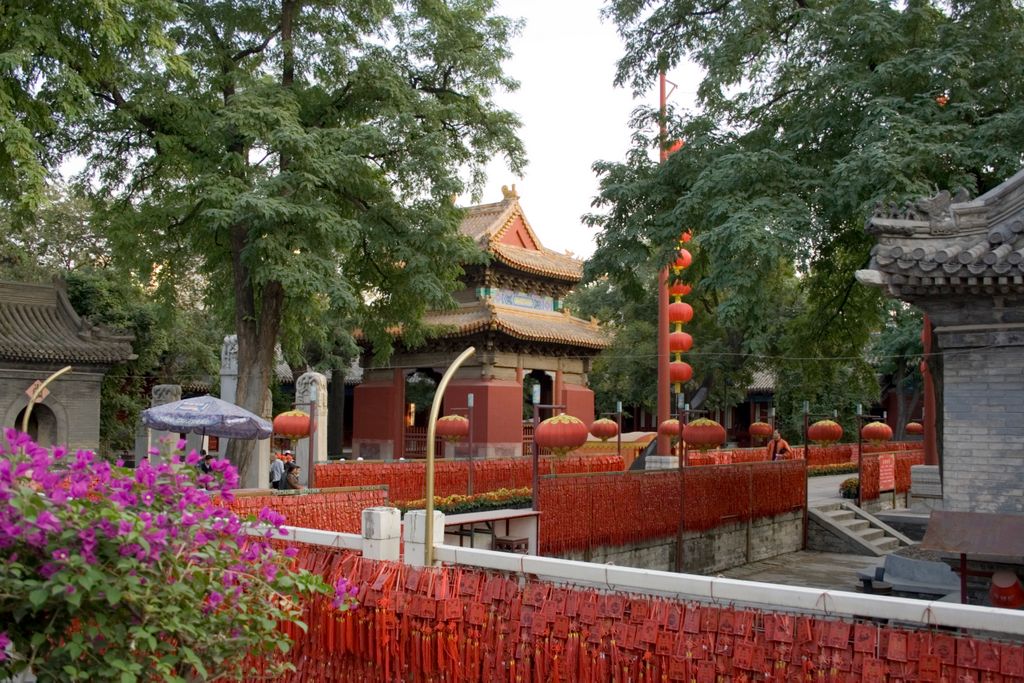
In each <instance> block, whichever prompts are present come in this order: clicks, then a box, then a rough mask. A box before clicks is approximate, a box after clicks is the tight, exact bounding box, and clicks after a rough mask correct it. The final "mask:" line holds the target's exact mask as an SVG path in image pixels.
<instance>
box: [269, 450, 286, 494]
mask: <svg viewBox="0 0 1024 683" xmlns="http://www.w3.org/2000/svg"><path fill="white" fill-rule="evenodd" d="M285 453H286V454H287V453H290V451H285ZM271 458H272V459H271V461H270V488H272V489H278V490H280V489H282V488H284V487H283V486H282V485H281V484H282V483H283V482H284V463H283V462H281V458H278V457H277V456H271Z"/></svg>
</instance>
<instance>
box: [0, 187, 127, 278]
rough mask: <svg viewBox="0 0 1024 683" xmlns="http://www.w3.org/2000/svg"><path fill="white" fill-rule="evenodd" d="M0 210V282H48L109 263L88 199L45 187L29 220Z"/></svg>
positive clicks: (57, 188)
mask: <svg viewBox="0 0 1024 683" xmlns="http://www.w3.org/2000/svg"><path fill="white" fill-rule="evenodd" d="M15 213H16V211H12V210H10V209H7V208H4V207H2V206H0V278H4V279H9V280H18V281H22V282H47V281H49V280H51V279H52V278H53V276H54V275H55V274H61V273H67V272H70V271H72V270H74V269H76V268H89V267H98V268H103V267H106V266H107V265H109V264H110V259H111V254H110V249H109V247H108V245H107V243H106V240H105V239H104V237H103V236H102V235H101V234H98V233H97V232H96V231H95V230H94V229H93V227H92V222H91V210H90V207H89V203H88V200H87V199H86V198H85V197H83V196H82V195H81V194H80V193H77V192H74V191H73V190H72V189H71V188H68V187H66V186H63V185H48V186H47V187H46V188H45V189H44V191H43V197H42V200H41V203H40V204H39V206H38V207H37V210H36V211H35V212H34V214H32V215H31V216H30V217H28V218H27V219H26V218H24V217H23V218H21V219H19V218H18V217H16V215H15Z"/></svg>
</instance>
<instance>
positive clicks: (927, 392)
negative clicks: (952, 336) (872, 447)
mask: <svg viewBox="0 0 1024 683" xmlns="http://www.w3.org/2000/svg"><path fill="white" fill-rule="evenodd" d="M921 345H922V346H923V347H924V360H923V361H921V375H922V377H923V378H924V464H925V465H938V464H939V451H938V447H937V445H936V441H937V440H936V434H935V430H936V429H937V426H938V416H937V415H936V414H935V411H936V410H937V401H936V400H935V380H934V379H933V378H932V367H931V365H930V363H929V358H930V356H931V353H932V323H931V321H930V320H928V316H924V324H923V325H922V326H921Z"/></svg>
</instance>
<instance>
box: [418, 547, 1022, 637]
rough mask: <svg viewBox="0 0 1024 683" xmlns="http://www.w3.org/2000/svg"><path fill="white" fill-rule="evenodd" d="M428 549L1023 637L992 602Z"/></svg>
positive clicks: (733, 599) (543, 570)
mask: <svg viewBox="0 0 1024 683" xmlns="http://www.w3.org/2000/svg"><path fill="white" fill-rule="evenodd" d="M434 556H435V557H436V558H437V559H438V560H441V561H443V562H448V563H451V564H458V565H465V566H473V567H480V568H482V569H494V570H499V571H510V572H518V573H525V574H534V575H537V576H538V577H541V578H544V579H546V580H552V581H555V582H567V583H572V584H576V585H581V584H583V585H590V586H595V587H598V588H605V589H608V590H619V591H626V592H631V593H646V594H651V595H667V596H675V597H678V598H681V599H684V600H685V599H698V600H704V601H708V602H721V603H722V604H730V603H742V604H746V605H750V606H754V607H760V608H767V609H776V610H799V611H801V612H807V613H816V614H820V615H823V616H832V617H861V618H874V619H889V620H894V621H900V622H905V623H910V624H918V625H922V626H947V627H953V628H964V629H970V630H975V631H990V632H996V633H1005V634H1011V635H1015V636H1024V612H1022V611H1018V610H1009V609H999V608H996V607H984V606H978V605H961V604H957V603H949V602H939V601H936V600H914V599H910V598H894V597H889V596H884V595H868V594H863V593H853V592H849V591H827V590H821V589H818V588H802V587H799V586H783V585H780V584H775V583H761V582H758V581H742V580H739V579H726V578H716V577H710V576H698V575H695V574H676V573H674V572H662V571H653V570H647V569H634V568H632V567H616V566H613V565H601V564H591V563H588V562H575V561H572V560H562V559H557V558H552V557H539V556H536V555H514V554H510V553H499V552H494V551H491V550H476V549H472V548H459V547H458V546H438V547H437V548H436V549H435V551H434Z"/></svg>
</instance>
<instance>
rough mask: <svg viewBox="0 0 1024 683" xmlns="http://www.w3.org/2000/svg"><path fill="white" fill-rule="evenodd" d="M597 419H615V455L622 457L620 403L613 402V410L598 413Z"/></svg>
mask: <svg viewBox="0 0 1024 683" xmlns="http://www.w3.org/2000/svg"><path fill="white" fill-rule="evenodd" d="M598 416H599V417H614V418H615V426H616V433H615V455H617V456H619V457H620V458H621V457H622V401H616V402H615V410H614V411H613V412H610V413H600V414H599V415H598Z"/></svg>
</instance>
